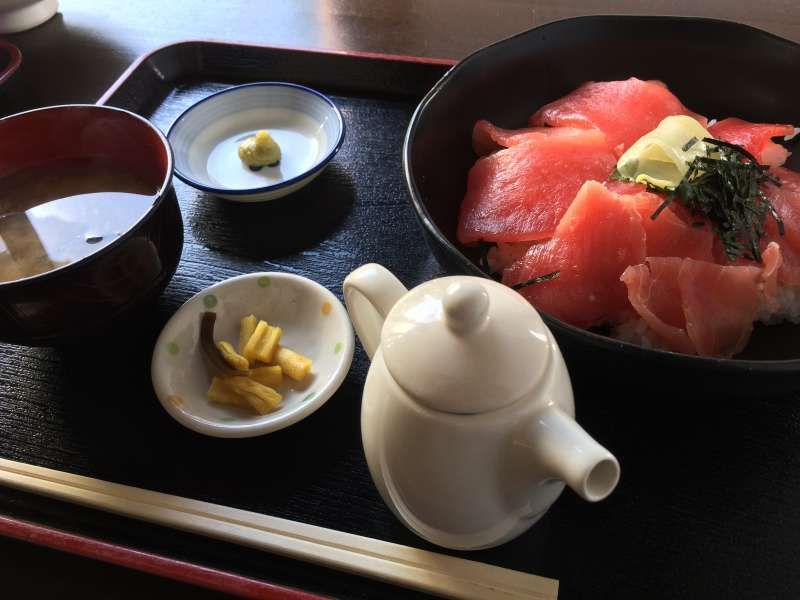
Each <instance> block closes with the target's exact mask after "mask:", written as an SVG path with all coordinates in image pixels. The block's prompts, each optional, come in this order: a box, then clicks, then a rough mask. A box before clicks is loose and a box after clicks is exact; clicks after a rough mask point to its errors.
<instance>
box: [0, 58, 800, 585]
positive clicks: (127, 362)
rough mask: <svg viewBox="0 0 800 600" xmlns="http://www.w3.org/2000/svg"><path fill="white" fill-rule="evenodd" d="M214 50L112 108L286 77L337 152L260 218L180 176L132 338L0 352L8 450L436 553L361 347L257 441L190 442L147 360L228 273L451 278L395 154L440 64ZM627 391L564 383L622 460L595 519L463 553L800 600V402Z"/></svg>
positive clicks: (57, 521)
mask: <svg viewBox="0 0 800 600" xmlns="http://www.w3.org/2000/svg"><path fill="white" fill-rule="evenodd" d="M213 55H214V57H215V58H214V60H213V64H214V65H216V67H215V68H214V69H213V70H210V71H209V72H208V73H207V74H205V75H203V73H202V71H200V72H198V71H196V70H193V69H194V65H197V64H203V62H204V60H205V58H206V52H205V48H204V46H203V45H194V46H193V47H192V48H191V49H187V48H185V47H184V49H183V50H180V49H178V50H175V51H174V52H173V51H171V50H166V51H163V54H161V55H160V56H156V57H155V58H154V59H152V60H151V61H150V62H148V63H146V64H145V65H143V67H142V69H141V70H140V71H138V72H137V73H136V74H135V75H134V78H133V82H134V83H135V82H139V83H140V84H141V85H139V84H136V85H132V86H131V87H129V86H127V85H126V86H124V87H123V88H122V89H120V90H119V91H118V92H117V93H116V94H115V95H114V97H113V100H112V101H113V103H114V104H116V105H118V106H124V107H127V108H132V109H134V110H137V111H140V112H141V113H142V114H145V115H148V116H152V118H153V119H154V121H155V123H156V124H157V125H158V126H159V127H161V128H162V129H165V128H166V127H168V126H169V124H170V123H171V122H172V120H173V119H174V118H175V117H176V116H177V115H178V114H180V112H181V111H182V110H184V109H185V108H186V106H188V105H189V104H191V103H193V102H195V101H196V100H197V99H199V98H201V97H203V96H205V95H207V94H209V93H211V92H213V91H216V90H219V89H221V88H222V87H224V86H225V85H228V83H229V82H230V80H231V78H233V79H234V81H235V82H238V81H244V80H246V79H247V80H251V79H257V78H262V79H267V78H270V77H281V78H284V79H287V78H289V79H290V80H294V81H299V82H300V83H307V84H309V85H312V86H313V87H317V88H319V89H320V90H321V91H323V92H327V93H330V94H331V95H332V97H333V99H334V101H335V102H336V103H337V104H338V105H339V107H340V108H341V109H342V112H343V114H344V117H345V119H346V121H347V125H348V138H347V140H346V142H345V144H344V146H343V148H342V150H341V152H340V153H339V154H338V155H337V157H336V158H335V159H334V161H333V162H332V163H331V165H330V166H329V168H328V169H327V170H326V171H325V172H324V173H323V174H322V175H321V176H320V177H319V178H318V179H317V180H316V181H314V182H312V183H311V184H309V186H308V187H306V188H304V189H303V190H302V191H300V192H298V193H297V194H294V195H292V196H289V197H287V198H285V199H283V200H281V201H278V202H275V203H270V204H265V205H254V206H245V205H239V204H233V203H228V202H223V201H220V200H218V199H216V198H213V197H211V196H208V195H206V194H203V193H200V192H197V191H196V190H193V189H192V188H189V187H187V186H185V185H183V184H181V183H180V182H176V184H175V186H176V191H177V195H178V199H179V202H180V206H181V210H182V211H183V216H184V226H185V234H186V243H185V246H184V253H183V258H182V261H181V264H180V265H179V267H178V271H177V273H176V275H175V277H174V278H173V279H172V281H171V282H170V284H169V286H168V287H167V288H166V290H165V292H164V294H162V296H161V297H160V299H159V301H158V304H157V305H156V306H155V307H154V308H153V309H152V311H151V312H150V313H149V314H146V315H145V316H144V317H142V318H140V319H139V320H138V321H135V322H134V323H132V325H133V326H132V327H131V331H130V332H128V333H127V334H126V335H125V336H124V337H110V338H105V339H103V340H101V341H99V342H91V343H86V344H83V345H81V346H79V347H77V348H75V349H73V350H71V351H61V350H54V349H37V348H24V347H18V346H10V345H0V369H2V370H0V456H3V457H6V458H11V459H15V460H23V461H26V462H30V463H34V464H39V465H42V466H47V467H51V468H58V469H63V470H66V471H70V472H74V473H79V474H84V475H89V476H93V477H99V478H104V479H109V480H112V481H117V482H121V483H127V484H132V485H137V486H141V487H145V488H149V489H154V490H158V491H164V492H169V493H175V494H181V495H185V496H189V497H192V498H198V499H201V500H208V501H211V502H218V503H222V504H228V505H231V506H236V507H240V508H244V509H249V510H256V511H259V512H263V513H266V514H271V515H275V516H279V517H285V518H289V519H294V520H298V521H302V522H306V523H313V524H316V525H322V526H325V527H331V528H335V529H339V530H343V531H348V532H351V533H356V534H360V535H366V536H372V537H376V538H380V539H384V540H389V541H393V542H399V543H403V544H408V545H411V546H416V547H420V548H427V549H435V548H432V547H431V546H430V545H428V544H426V543H424V542H423V541H422V540H420V539H419V538H417V537H415V536H414V535H413V534H411V533H410V532H408V531H407V530H406V529H405V528H404V527H403V526H402V525H401V524H400V523H399V522H398V521H397V520H396V519H395V518H394V517H393V516H392V514H391V512H390V511H389V509H388V508H386V506H385V505H384V504H383V502H382V501H381V499H380V496H379V495H378V492H377V491H376V490H375V488H374V486H373V484H372V481H371V479H370V477H369V472H368V470H367V466H366V462H365V460H364V456H363V451H362V447H361V436H360V429H359V411H360V405H361V391H362V386H363V383H364V377H365V375H366V372H367V368H368V362H367V359H366V357H365V355H364V354H363V352H362V351H361V349H360V347H359V348H358V349H357V352H356V356H355V359H354V362H353V367H352V370H351V372H350V373H349V375H348V377H347V379H346V380H345V382H344V384H343V386H342V387H341V388H340V390H339V391H338V392H337V393H336V394H335V395H334V396H333V397H332V398H331V399H330V400H329V401H328V403H327V404H326V405H325V406H324V407H322V408H321V409H320V410H319V411H318V412H316V413H314V415H312V416H311V417H309V418H308V419H305V420H303V421H302V422H300V423H298V424H297V425H295V426H293V427H291V428H288V429H286V430H284V431H279V432H276V433H274V434H271V435H268V436H265V437H261V438H253V439H247V440H223V439H213V438H208V437H204V436H201V435H198V434H195V433H193V432H191V431H189V430H186V429H184V428H182V427H181V426H180V425H179V424H178V423H176V422H175V421H174V420H173V419H172V418H170V417H169V416H168V415H167V414H166V413H165V412H164V411H163V409H162V408H161V406H160V404H159V403H158V401H157V399H156V398H155V396H154V394H153V392H152V389H151V385H150V379H149V361H150V356H151V351H152V344H153V343H154V341H155V339H156V336H157V334H158V331H159V330H160V328H161V326H162V325H163V324H164V323H165V322H166V320H167V319H168V318H169V317H170V316H171V315H172V314H173V313H174V311H175V310H176V309H177V308H178V306H180V304H181V303H182V302H184V301H185V300H186V299H188V298H189V297H190V296H191V295H192V294H194V293H196V292H197V291H199V290H201V289H203V288H204V287H206V286H208V285H209V284H211V283H214V282H217V281H219V280H221V279H224V278H226V277H230V276H232V275H236V274H239V273H244V272H252V271H258V270H273V269H275V270H282V271H288V272H296V273H299V274H302V275H306V276H309V277H312V278H314V279H315V280H317V281H319V282H321V283H322V284H323V285H325V286H326V287H328V288H329V289H330V290H332V291H333V292H334V293H336V294H337V295H340V294H341V282H342V279H343V278H344V276H345V275H346V274H347V273H349V272H350V270H352V269H353V268H355V267H357V266H359V265H360V264H362V263H365V262H368V261H377V262H380V263H383V264H385V265H386V266H387V267H389V268H390V269H392V270H393V271H394V272H395V273H396V274H397V275H398V277H400V279H401V280H402V281H403V282H404V283H405V284H407V285H415V284H418V283H421V282H422V281H425V280H427V279H430V278H431V277H435V276H437V275H441V274H442V272H443V270H442V269H441V267H440V266H439V265H438V263H437V262H436V261H435V259H434V258H433V256H432V255H431V254H430V252H429V251H428V248H427V246H426V244H425V241H424V238H423V235H422V232H421V229H420V228H419V226H418V224H417V219H416V216H415V212H414V210H413V208H412V207H411V204H410V202H409V201H408V197H407V192H406V188H405V182H404V180H403V176H402V168H401V145H402V140H403V136H404V133H405V130H406V127H407V125H408V121H409V119H410V117H411V114H412V112H413V109H414V106H415V105H416V104H417V103H418V101H419V100H420V99H421V97H422V96H423V94H424V93H425V91H426V90H427V89H428V88H429V87H430V85H432V84H433V83H434V81H435V79H436V78H438V77H439V76H441V75H442V74H443V73H444V70H445V69H444V68H443V67H441V66H439V67H431V66H422V65H420V66H418V67H413V66H409V65H394V64H392V63H382V62H380V61H378V62H375V61H372V62H370V61H367V62H363V61H360V60H358V59H353V58H347V59H342V58H336V57H329V56H328V57H317V56H314V55H304V54H294V53H291V52H284V51H282V52H279V53H276V52H274V51H271V50H264V49H261V50H257V49H240V48H237V49H231V50H228V51H225V50H224V49H222V48H215V49H214V50H213ZM180 56H186V57H190V58H191V61H189V60H188V59H187V61H186V62H183V61H182V60H181V59H180ZM225 56H227V57H228V60H229V61H230V62H229V63H226V60H225ZM157 71H160V72H162V73H168V74H169V76H168V79H167V80H166V81H161V80H159V79H158V78H157V76H156V72H157ZM245 71H246V73H247V77H243V72H245ZM184 73H188V74H189V75H186V76H184ZM332 73H335V78H338V81H339V82H340V84H339V85H338V86H337V87H335V88H334V86H333V85H332V83H331V80H332V79H334V75H333V74H332ZM292 75H293V76H292ZM203 77H205V79H204V78H203ZM237 77H242V79H240V80H237V79H236V78H237ZM370 81H374V82H377V83H374V84H372V87H370V85H371V84H370V83H369V82H370ZM342 82H353V89H348V88H347V87H346V86H345V85H343V83H342ZM384 86H385V87H384ZM629 379H631V381H629V382H626V381H625V380H624V379H619V378H612V377H611V376H602V377H599V378H597V379H589V378H578V377H575V378H574V386H575V393H576V402H577V410H578V418H579V421H580V422H581V424H582V425H583V426H584V427H585V428H586V429H587V430H588V431H590V432H591V433H592V434H593V435H594V436H595V437H596V438H597V439H598V440H599V441H600V442H602V443H603V444H605V445H606V446H608V447H609V448H610V449H611V450H612V451H614V453H615V454H616V455H617V457H618V458H619V460H620V462H621V465H622V479H621V481H620V485H619V487H618V488H617V490H616V491H615V492H614V494H612V496H611V497H610V498H608V499H607V500H605V501H603V502H601V503H599V504H596V505H590V504H588V503H585V502H583V501H581V500H579V499H577V498H576V497H575V495H574V494H572V493H571V492H565V493H564V495H563V496H562V497H561V498H560V499H559V501H558V502H557V503H556V504H555V505H554V506H553V508H552V509H551V510H550V511H549V512H548V513H547V514H546V515H545V516H544V518H543V519H542V520H541V521H540V523H539V524H537V525H536V526H535V527H534V528H533V529H532V530H531V531H529V532H528V533H526V534H525V535H523V536H522V537H520V538H518V539H516V540H514V541H512V542H510V543H509V544H506V545H504V546H502V547H499V548H495V549H492V550H486V551H481V552H476V553H470V554H464V556H466V557H467V558H471V559H474V560H479V561H484V562H489V563H493V564H498V565H503V566H507V567H510V568H514V569H519V570H523V571H529V572H532V573H537V574H540V575H546V576H549V577H555V578H557V579H559V580H560V582H561V583H560V594H559V598H560V599H561V600H572V599H584V598H586V599H597V598H609V599H611V598H613V599H614V600H617V599H623V600H627V599H631V600H641V599H642V598H647V599H648V600H660V599H665V600H666V599H673V598H758V599H759V600H760V599H763V598H787V599H788V598H797V597H800V572H799V571H798V570H797V568H796V567H797V559H796V548H797V545H798V544H800V537H799V536H798V532H800V508H798V507H800V458H798V453H797V447H798V445H800V403H798V402H796V398H795V397H794V396H793V395H790V394H784V395H781V396H763V397H759V398H757V402H754V399H753V398H744V399H735V398H734V399H731V398H728V397H726V396H724V395H719V394H715V393H714V390H710V389H704V388H703V385H702V381H699V380H698V379H697V378H694V379H690V380H688V381H686V385H685V386H684V387H683V390H682V393H681V394H678V395H672V394H665V393H662V391H661V390H660V384H661V382H662V380H661V379H656V380H652V381H644V380H642V379H639V378H629ZM634 383H635V385H633V384H634ZM629 384H630V385H629ZM631 388H633V389H634V393H631V392H630V389H631ZM626 390H627V391H626ZM410 443H413V441H411V442H410ZM0 512H3V513H5V514H9V515H14V516H18V517H21V518H26V519H29V520H32V521H36V522H41V523H44V524H47V525H52V526H56V527H60V528H63V529H66V530H68V531H77V532H83V533H87V534H89V535H93V536H95V537H99V538H101V539H104V540H108V541H112V542H120V543H125V544H127V545H130V546H133V547H136V548H141V549H144V550H151V551H154V552H157V553H161V554H165V555H168V556H171V557H174V558H178V559H182V560H189V561H192V562H197V563H200V564H203V565H208V566H213V567H217V568H222V569H227V570H231V571H234V572H238V573H242V574H246V575H249V576H252V577H257V578H261V579H267V580H272V581H275V582H277V583H284V584H288V585H292V586H298V587H302V588H305V589H309V590H313V591H316V592H319V593H322V594H325V595H329V596H334V597H338V598H358V599H365V598H381V599H387V600H388V599H406V598H421V597H423V596H421V595H419V594H413V593H410V592H408V591H406V590H402V589H399V588H394V587H391V586H388V585H383V584H378V583H375V582H373V581H370V580H366V579H362V578H358V577H355V576H351V575H346V574H342V573H338V572H334V571H330V570H327V569H321V568H317V567H311V566H309V565H306V564H304V563H299V562H296V561H292V560H288V559H284V558H280V557H276V556H273V555H270V554H267V553H262V552H257V551H254V550H249V549H246V548H240V547H237V546H233V545H230V544H225V543H221V542H217V541H214V540H210V539H205V538H201V537H197V536H193V535H189V534H184V533H180V532H176V531H173V530H169V529H166V528H162V527H156V526H152V525H147V524H144V523H139V522H137V521H131V520H127V519H123V518H120V517H115V516H111V515H106V514H103V513H98V512H95V511H91V510H88V509H82V508H78V507H75V506H71V505H66V504H62V503H59V502H55V501H52V500H48V499H45V498H39V497H35V496H31V495H28V494H23V493H19V492H15V491H13V490H9V489H6V488H0ZM6 563H7V564H10V561H6ZM103 591H105V590H103ZM101 593H102V592H101ZM103 597H108V596H103Z"/></svg>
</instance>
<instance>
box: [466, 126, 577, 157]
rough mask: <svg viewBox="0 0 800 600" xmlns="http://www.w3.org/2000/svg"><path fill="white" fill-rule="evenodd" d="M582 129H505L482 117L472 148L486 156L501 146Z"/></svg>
mask: <svg viewBox="0 0 800 600" xmlns="http://www.w3.org/2000/svg"><path fill="white" fill-rule="evenodd" d="M581 131H583V130H582V129H578V128H575V127H525V128H523V129H503V128H502V127H498V126H497V125H494V124H493V123H490V122H489V121H486V120H484V119H481V120H480V121H477V122H476V123H475V126H474V127H473V128H472V149H473V150H474V151H475V154H477V155H478V156H486V155H487V154H491V153H492V152H495V151H496V150H500V149H501V148H509V147H511V146H516V145H517V144H522V143H524V142H528V141H531V140H535V139H541V138H543V137H550V136H561V135H576V134H579V133H580V132H581Z"/></svg>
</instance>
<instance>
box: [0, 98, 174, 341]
mask: <svg viewBox="0 0 800 600" xmlns="http://www.w3.org/2000/svg"><path fill="white" fill-rule="evenodd" d="M0 139H1V140H3V143H2V144H0V181H1V180H2V178H3V177H5V176H8V175H10V174H12V173H14V172H16V171H18V170H21V169H24V168H26V167H31V166H35V165H36V166H38V165H41V166H44V167H46V166H47V164H48V162H53V161H57V160H62V159H72V158H78V159H80V158H105V159H112V160H113V161H114V162H117V163H122V164H123V165H124V166H126V167H130V168H131V169H132V170H135V171H136V172H138V173H141V174H143V176H145V177H147V178H148V180H149V181H152V183H153V184H155V186H157V190H158V191H157V196H156V199H155V201H154V202H153V204H152V206H151V207H150V208H149V210H147V212H145V213H144V214H143V216H142V217H141V218H140V219H139V220H138V221H137V222H135V223H134V224H133V225H132V226H130V228H129V229H127V230H126V231H123V232H120V235H119V236H118V237H116V238H115V239H114V240H113V241H112V242H110V243H108V244H107V245H105V246H103V247H102V248H99V249H98V250H97V251H95V252H94V253H92V254H89V255H88V256H86V257H85V258H82V259H80V260H78V261H76V262H73V263H71V264H68V265H65V266H62V267H59V268H57V269H54V270H51V271H48V272H46V273H42V274H40V275H36V276H33V277H28V278H25V279H18V280H15V281H9V282H4V283H0V341H5V342H12V343H18V344H25V345H57V344H61V343H68V342H72V341H77V340H79V339H81V338H85V337H87V336H93V335H98V334H101V333H104V332H106V331H108V330H109V329H111V328H113V327H115V326H117V325H119V324H120V323H122V322H123V321H125V320H126V319H128V318H129V317H131V316H132V315H137V316H138V312H139V311H138V309H140V308H142V307H143V306H145V305H147V304H148V301H149V300H152V299H154V298H155V297H156V296H157V295H158V294H159V293H160V292H161V291H162V290H163V289H164V287H165V286H166V285H167V283H168V282H169V280H170V279H171V277H172V275H173V274H174V273H175V269H176V267H177V265H178V261H179V259H180V255H181V250H182V248H183V222H182V220H181V214H180V210H179V208H178V203H177V198H176V197H175V192H174V190H173V188H172V151H171V150H170V146H169V144H168V143H167V140H166V139H165V138H164V136H163V135H162V134H161V132H160V131H158V129H156V128H155V127H154V126H153V125H151V124H150V123H149V122H148V121H147V120H146V119H143V118H142V117H140V116H138V115H135V114H133V113H130V112H128V111H125V110H121V109H117V108H110V107H106V106H95V105H70V106H54V107H49V108H42V109H38V110H32V111H28V112H24V113H19V114H16V115H12V116H10V117H6V118H4V119H0ZM1 204H2V198H1V197H0V211H1V210H2V208H3V207H2V205H1Z"/></svg>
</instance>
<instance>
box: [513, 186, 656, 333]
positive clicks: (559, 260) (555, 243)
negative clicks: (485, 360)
mask: <svg viewBox="0 0 800 600" xmlns="http://www.w3.org/2000/svg"><path fill="white" fill-rule="evenodd" d="M644 258H645V245H644V229H642V219H641V217H640V216H639V213H638V212H637V211H636V209H635V208H634V207H633V206H631V205H630V203H627V202H623V201H621V197H620V196H619V195H617V194H615V193H614V192H611V191H609V190H608V189H606V188H605V187H603V185H602V184H600V183H598V182H596V181H587V182H586V183H585V184H584V185H583V187H582V188H581V190H580V191H579V192H578V195H577V196H576V197H575V201H574V202H573V203H572V205H571V206H570V207H569V209H568V210H567V212H566V214H565V215H564V218H563V219H562V220H561V222H560V223H559V224H558V228H557V229H556V231H555V235H554V236H553V238H552V239H550V240H548V241H546V242H542V243H538V244H534V245H532V246H531V247H530V249H529V250H528V252H527V254H525V256H523V257H522V258H521V259H519V260H518V261H517V262H515V263H514V264H513V265H512V266H511V267H509V268H508V269H506V271H505V272H504V273H503V283H505V284H507V285H515V284H517V283H521V282H524V281H527V280H529V279H532V278H533V277H537V276H539V275H545V274H548V273H552V272H553V271H559V273H560V274H559V276H558V277H556V278H555V279H552V280H550V281H545V282H542V283H538V284H534V285H529V286H526V287H524V288H522V289H521V290H520V293H521V294H522V295H523V296H525V297H526V298H527V299H528V300H529V301H530V302H531V304H533V305H534V306H535V307H536V308H537V309H539V310H542V311H544V312H546V313H548V314H550V315H552V316H554V317H556V318H558V319H561V320H562V321H566V322H567V323H571V324H572V325H576V326H578V327H591V326H593V325H599V324H602V323H615V322H618V321H619V320H621V319H622V318H623V317H624V316H625V315H626V313H627V312H628V311H629V310H630V304H629V303H628V295H627V291H626V288H625V284H623V283H622V282H621V281H620V280H619V278H620V275H622V272H623V271H624V270H625V269H626V268H627V267H628V266H629V265H634V264H639V263H641V262H643V261H644Z"/></svg>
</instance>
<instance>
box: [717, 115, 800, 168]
mask: <svg viewBox="0 0 800 600" xmlns="http://www.w3.org/2000/svg"><path fill="white" fill-rule="evenodd" d="M708 132H709V133H710V134H711V135H712V137H714V138H716V139H718V140H722V141H723V142H730V143H731V144H736V145H738V146H742V147H743V148H744V149H745V150H747V151H748V152H749V153H750V154H752V155H753V156H755V157H756V160H758V162H760V163H761V164H762V165H769V166H771V167H779V166H781V165H782V164H783V163H785V162H786V159H787V158H789V154H790V152H789V151H788V150H787V149H786V148H784V147H783V146H781V145H780V144H776V143H775V142H773V141H772V138H774V137H779V136H780V137H786V136H792V135H794V133H795V131H794V127H793V126H792V125H777V124H770V123H748V122H747V121H743V120H742V119H736V118H731V119H723V120H722V121H718V122H717V123H714V124H713V125H712V126H711V127H709V128H708Z"/></svg>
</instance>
